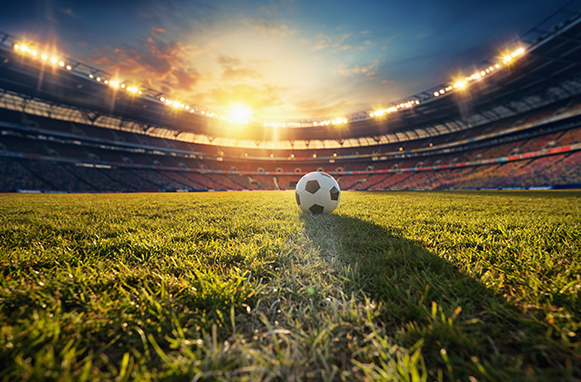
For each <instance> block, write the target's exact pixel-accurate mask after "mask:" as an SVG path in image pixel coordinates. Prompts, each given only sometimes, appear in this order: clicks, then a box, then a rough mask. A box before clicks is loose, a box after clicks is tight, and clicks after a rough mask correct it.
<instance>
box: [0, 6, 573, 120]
mask: <svg viewBox="0 0 581 382" xmlns="http://www.w3.org/2000/svg"><path fill="white" fill-rule="evenodd" d="M565 3H566V2H565V1H530V0H528V1H526V0H512V1H511V0H507V1H500V0H487V1H480V0H478V1H466V0H464V1H458V0H438V1H435V0H433V1H427V0H419V1H407V2H406V1H360V2H355V1H340V0H336V1H326V0H322V1H303V0H295V1H292V0H279V1H268V0H264V1H191V0H190V1H185V0H166V1H163V2H162V1H152V0H145V1H138V0H128V1H99V2H91V1H83V2H81V1H66V0H37V1H27V0H24V1H18V2H11V3H10V4H3V10H2V12H0V30H2V31H4V32H7V33H10V34H13V35H16V36H19V37H23V38H27V39H31V40H34V41H39V42H41V43H42V44H46V45H50V46H56V48H57V49H58V50H59V51H61V52H63V53H64V54H66V55H69V56H71V57H73V58H74V59H77V60H81V61H84V62H86V63H87V64H90V65H93V66H96V67H98V68H100V69H104V70H107V71H109V72H111V73H115V74H117V75H118V76H119V77H121V78H123V79H128V80H134V81H139V82H141V83H143V84H145V85H148V86H150V87H153V88H155V89H160V90H163V91H164V92H167V93H168V94H171V95H172V96H173V97H177V98H179V99H182V100H184V102H187V103H191V104H198V105H205V106H209V107H214V108H219V109H222V110H227V109H228V108H230V107H232V106H234V105H240V104H242V105H245V106H247V107H249V108H251V109H252V110H253V111H254V113H255V117H259V118H260V117H264V118H271V119H276V118H303V117H305V118H308V117H332V116H339V115H342V114H345V113H350V112H355V111H360V110H366V109H369V108H373V107H383V106H387V105H388V104H389V103H391V102H393V101H396V100H398V99H401V98H403V97H406V96H410V95H412V94H414V93H417V92H419V91H422V90H426V89H428V88H431V87H432V86H436V85H438V84H440V83H442V82H445V81H448V80H450V78H451V77H453V76H454V75H455V74H457V73H459V72H461V71H464V72H468V71H470V69H471V67H472V66H474V65H477V64H479V63H480V62H482V61H483V60H485V59H487V58H490V57H492V56H494V55H496V54H498V51H499V50H500V49H502V48H503V46H504V45H505V44H507V43H508V42H510V41H513V40H514V39H515V38H517V37H518V36H519V35H520V34H523V33H525V32H526V31H528V30H529V29H530V28H532V27H533V26H534V25H536V24H537V23H538V22H540V21H542V20H543V19H544V18H545V17H546V16H547V15H548V14H550V13H552V12H553V11H555V10H557V9H558V8H559V7H561V6H562V5H564V4H565Z"/></svg>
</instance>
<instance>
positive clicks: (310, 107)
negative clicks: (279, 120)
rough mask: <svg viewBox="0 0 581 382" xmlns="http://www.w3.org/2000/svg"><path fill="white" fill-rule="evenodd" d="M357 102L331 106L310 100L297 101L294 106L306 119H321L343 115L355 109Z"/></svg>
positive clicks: (353, 100) (350, 101) (331, 104)
mask: <svg viewBox="0 0 581 382" xmlns="http://www.w3.org/2000/svg"><path fill="white" fill-rule="evenodd" d="M357 102H358V100H356V99H351V100H348V101H339V102H334V103H330V104H329V103H327V102H321V101H320V100H317V99H312V98H308V99H302V100H300V101H295V102H293V105H294V106H295V107H296V108H297V109H298V113H299V114H300V115H302V116H304V117H310V118H320V117H329V116H338V115H343V114H344V113H345V110H348V109H351V108H353V105H355V104H357Z"/></svg>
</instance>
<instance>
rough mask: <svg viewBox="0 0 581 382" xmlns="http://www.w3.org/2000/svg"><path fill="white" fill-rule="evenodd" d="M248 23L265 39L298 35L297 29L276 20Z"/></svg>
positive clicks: (250, 21) (251, 21)
mask: <svg viewBox="0 0 581 382" xmlns="http://www.w3.org/2000/svg"><path fill="white" fill-rule="evenodd" d="M248 23H249V24H250V25H251V26H252V28H254V29H255V30H257V31H258V32H260V34H262V35H263V36H265V37H286V36H288V35H292V34H295V33H297V31H296V30H295V29H291V28H290V27H289V26H288V25H286V24H281V23H279V22H277V21H275V20H266V19H261V20H249V21H248Z"/></svg>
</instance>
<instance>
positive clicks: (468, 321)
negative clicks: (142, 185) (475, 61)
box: [0, 191, 581, 382]
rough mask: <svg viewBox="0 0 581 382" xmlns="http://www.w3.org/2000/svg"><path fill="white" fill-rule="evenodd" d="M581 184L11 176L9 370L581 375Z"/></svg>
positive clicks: (132, 374) (1, 340)
mask: <svg viewBox="0 0 581 382" xmlns="http://www.w3.org/2000/svg"><path fill="white" fill-rule="evenodd" d="M580 260H581V192H532V191H530V192H430V193H428V192H425V193H421V192H392V193H363V192H361V193H357V192H344V193H343V194H342V201H341V204H340V205H339V208H338V209H337V210H336V211H335V213H334V214H332V215H328V216H308V215H303V214H302V213H301V212H300V210H299V208H298V207H297V206H296V204H295V198H294V194H293V193H292V192H250V193H202V194H109V195H107V194H99V195H92V194H88V195H48V194H43V195H22V194H14V195H12V194H3V195H0V284H1V289H0V322H1V323H2V328H1V331H0V379H1V380H4V381H8V380H10V381H12V380H34V381H39V380H47V381H52V380H55V381H56V380H59V381H69V380H70V381H87V380H101V381H102V380H112V381H113V380H115V381H128V380H135V379H137V380H179V381H181V380H183V381H192V380H193V381H202V380H209V381H212V380H249V381H254V380H265V381H269V380H280V381H286V380H289V381H290V380H322V381H330V380H337V381H340V380H386V381H388V380H403V381H434V380H437V381H456V380H460V381H471V382H473V381H506V380H516V381H518V380H526V381H535V380H539V381H542V380H571V381H573V380H575V381H578V380H581V347H580V344H581V341H580V336H581V300H580V289H581V276H580V275H581V262H580Z"/></svg>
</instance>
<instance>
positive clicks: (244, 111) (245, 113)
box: [230, 104, 253, 121]
mask: <svg viewBox="0 0 581 382" xmlns="http://www.w3.org/2000/svg"><path fill="white" fill-rule="evenodd" d="M252 114H253V112H252V110H250V109H249V108H248V107H246V106H244V105H240V104H237V105H233V106H232V107H231V111H230V117H231V118H232V119H234V120H238V121H244V120H247V119H248V118H250V116H251V115H252Z"/></svg>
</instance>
